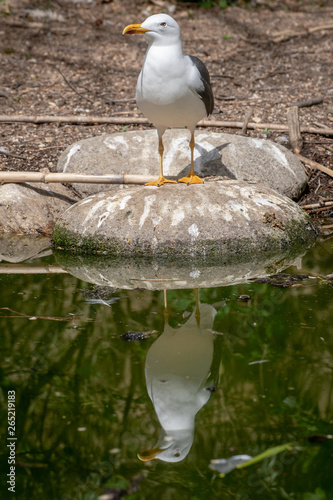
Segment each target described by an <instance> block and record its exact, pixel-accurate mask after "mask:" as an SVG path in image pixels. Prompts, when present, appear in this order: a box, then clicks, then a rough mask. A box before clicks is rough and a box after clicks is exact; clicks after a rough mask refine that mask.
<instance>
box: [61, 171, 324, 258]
mask: <svg viewBox="0 0 333 500" xmlns="http://www.w3.org/2000/svg"><path fill="white" fill-rule="evenodd" d="M315 236H316V228H315V225H314V223H313V222H312V220H311V219H310V218H309V216H308V215H307V214H306V212H305V211H303V210H302V209H301V208H300V207H299V206H298V205H297V204H296V203H295V202H293V201H291V200H290V199H289V198H287V197H286V196H283V195H280V194H278V193H277V192H276V191H274V190H273V189H270V188H268V187H267V186H264V185H263V184H249V183H247V182H244V181H235V180H226V181H211V182H205V183H204V184H201V185H192V186H187V185H184V184H172V185H170V184H169V185H163V186H162V187H160V188H157V187H154V186H140V187H136V188H129V189H126V190H118V191H117V192H115V193H114V192H102V193H98V194H96V195H94V196H90V197H88V198H86V199H84V200H82V201H80V202H79V203H77V204H75V205H73V206H72V207H70V208H69V209H67V210H66V212H65V213H64V214H63V215H62V216H61V217H60V219H59V220H58V221H57V223H56V225H55V229H54V232H53V244H54V246H55V247H61V248H64V249H66V250H69V251H73V252H79V253H95V252H99V253H101V254H103V253H104V254H109V255H114V256H120V255H121V256H124V255H128V256H142V257H145V258H147V257H154V258H156V257H158V258H165V259H176V260H178V261H179V260H184V261H188V260H189V259H191V260H199V261H202V260H207V261H208V260H212V261H213V260H216V259H220V260H221V259H222V260H223V261H224V262H225V263H230V262H234V261H235V260H238V261H239V260H246V259H251V258H253V255H255V254H259V253H266V252H273V253H274V252H278V251H280V250H281V249H283V248H286V247H291V246H293V245H298V244H300V243H302V242H303V243H304V242H309V241H311V240H313V239H314V238H315Z"/></svg>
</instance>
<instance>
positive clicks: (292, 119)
mask: <svg viewBox="0 0 333 500" xmlns="http://www.w3.org/2000/svg"><path fill="white" fill-rule="evenodd" d="M287 120H288V127H289V138H290V144H291V145H292V148H293V150H294V152H295V153H300V152H301V151H302V148H303V139H302V135H301V130H300V124H299V111H298V107H297V106H293V107H292V108H288V109H287Z"/></svg>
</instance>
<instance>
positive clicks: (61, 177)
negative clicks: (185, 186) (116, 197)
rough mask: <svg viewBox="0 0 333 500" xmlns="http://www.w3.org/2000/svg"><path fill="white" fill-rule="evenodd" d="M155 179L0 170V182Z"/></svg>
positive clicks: (148, 179) (150, 178)
mask: <svg viewBox="0 0 333 500" xmlns="http://www.w3.org/2000/svg"><path fill="white" fill-rule="evenodd" d="M154 180H156V175H155V176H154V175H137V174H119V175H117V174H114V175H113V174H112V175H103V174H101V175H98V174H96V175H89V174H71V173H63V172H56V173H49V172H4V171H0V183H8V182H15V183H23V182H45V183H49V182H70V183H84V184H146V182H151V181H154Z"/></svg>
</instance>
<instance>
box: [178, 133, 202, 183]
mask: <svg viewBox="0 0 333 500" xmlns="http://www.w3.org/2000/svg"><path fill="white" fill-rule="evenodd" d="M190 148H191V170H190V173H189V175H187V176H186V177H182V178H181V179H178V182H185V183H186V184H202V183H203V180H202V179H200V177H198V176H197V175H196V174H195V173H194V166H193V155H194V134H191V140H190Z"/></svg>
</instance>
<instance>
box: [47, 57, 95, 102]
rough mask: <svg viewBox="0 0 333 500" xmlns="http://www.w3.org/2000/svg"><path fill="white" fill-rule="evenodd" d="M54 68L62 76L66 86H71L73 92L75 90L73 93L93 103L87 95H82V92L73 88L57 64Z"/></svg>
mask: <svg viewBox="0 0 333 500" xmlns="http://www.w3.org/2000/svg"><path fill="white" fill-rule="evenodd" d="M55 69H56V70H57V71H58V72H59V73H60V75H61V76H62V77H63V79H64V80H65V82H66V83H67V85H68V87H69V88H71V89H72V90H73V92H75V94H77V95H78V96H80V97H82V98H83V99H85V100H86V101H88V102H90V103H91V104H92V103H93V101H92V100H91V99H89V98H88V97H86V96H84V95H83V94H80V92H78V91H77V90H76V89H75V87H73V85H72V84H71V83H70V82H69V81H68V80H67V78H66V77H65V75H64V74H63V72H62V71H61V69H60V68H58V67H57V66H55Z"/></svg>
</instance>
